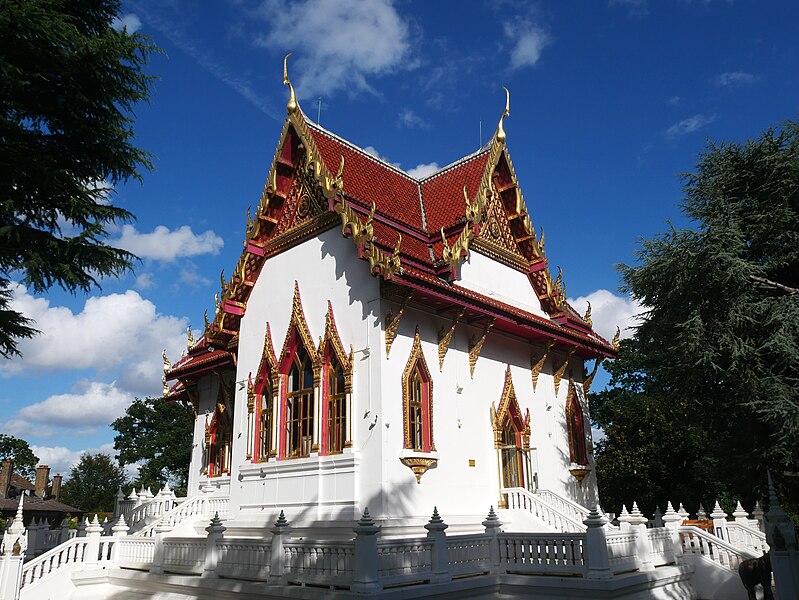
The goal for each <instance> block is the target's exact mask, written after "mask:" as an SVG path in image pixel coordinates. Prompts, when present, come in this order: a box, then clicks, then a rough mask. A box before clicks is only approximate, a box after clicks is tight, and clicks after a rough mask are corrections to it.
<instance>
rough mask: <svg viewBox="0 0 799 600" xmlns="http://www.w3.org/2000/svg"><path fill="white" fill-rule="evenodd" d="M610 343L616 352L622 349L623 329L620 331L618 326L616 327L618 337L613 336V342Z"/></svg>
mask: <svg viewBox="0 0 799 600" xmlns="http://www.w3.org/2000/svg"><path fill="white" fill-rule="evenodd" d="M610 343H611V344H612V345H613V347H614V348H615V349H616V350H618V349H619V348H620V347H621V329H619V326H618V325H616V335H614V336H613V341H612V342H610Z"/></svg>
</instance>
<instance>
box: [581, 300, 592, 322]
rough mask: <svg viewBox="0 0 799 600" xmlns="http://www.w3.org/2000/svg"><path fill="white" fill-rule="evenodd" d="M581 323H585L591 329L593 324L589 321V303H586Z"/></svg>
mask: <svg viewBox="0 0 799 600" xmlns="http://www.w3.org/2000/svg"><path fill="white" fill-rule="evenodd" d="M583 321H585V323H586V325H588V326H589V327H593V325H594V322H593V321H592V320H591V303H590V302H589V303H588V308H587V309H586V310H585V314H584V315H583Z"/></svg>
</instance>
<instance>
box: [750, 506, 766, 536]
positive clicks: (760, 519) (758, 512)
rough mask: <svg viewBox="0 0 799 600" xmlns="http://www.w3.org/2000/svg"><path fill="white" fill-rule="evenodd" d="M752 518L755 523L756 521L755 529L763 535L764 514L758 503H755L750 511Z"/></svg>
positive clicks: (764, 529) (764, 527)
mask: <svg viewBox="0 0 799 600" xmlns="http://www.w3.org/2000/svg"><path fill="white" fill-rule="evenodd" d="M752 517H754V519H755V521H757V528H758V529H759V530H760V531H762V532H763V533H765V532H766V526H765V513H764V512H763V508H762V507H761V506H760V502H759V501H758V502H755V507H754V508H753V509H752Z"/></svg>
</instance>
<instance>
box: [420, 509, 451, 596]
mask: <svg viewBox="0 0 799 600" xmlns="http://www.w3.org/2000/svg"><path fill="white" fill-rule="evenodd" d="M447 527H449V525H447V524H446V523H444V521H443V519H442V518H441V516H440V515H439V514H438V507H437V506H434V507H433V516H432V517H430V521H428V523H427V525H425V526H424V528H425V529H427V539H428V540H432V541H433V551H432V552H433V556H432V563H433V564H432V566H433V579H432V583H441V582H445V581H452V575H450V573H449V550H448V549H447V534H446V533H445V530H446V529H447Z"/></svg>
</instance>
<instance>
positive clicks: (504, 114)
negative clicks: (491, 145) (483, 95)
mask: <svg viewBox="0 0 799 600" xmlns="http://www.w3.org/2000/svg"><path fill="white" fill-rule="evenodd" d="M502 89H503V90H505V110H504V111H503V112H502V116H501V117H500V118H499V125H497V139H498V140H499V141H500V142H504V141H505V138H506V137H507V136H506V135H505V129H504V128H503V127H502V122H503V121H504V120H505V117H507V116H509V115H510V92H509V91H508V88H506V87H505V86H504V85H503V86H502Z"/></svg>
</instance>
